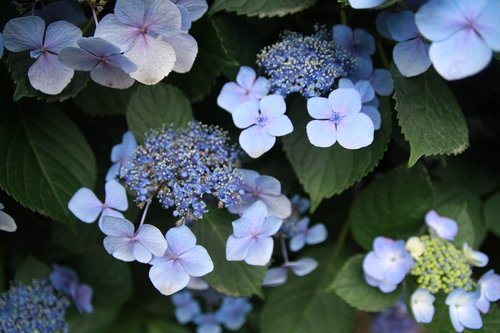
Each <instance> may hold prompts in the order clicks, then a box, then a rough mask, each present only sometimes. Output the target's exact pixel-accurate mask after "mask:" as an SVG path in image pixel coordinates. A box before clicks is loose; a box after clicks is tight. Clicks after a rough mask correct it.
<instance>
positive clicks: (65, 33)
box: [43, 21, 82, 54]
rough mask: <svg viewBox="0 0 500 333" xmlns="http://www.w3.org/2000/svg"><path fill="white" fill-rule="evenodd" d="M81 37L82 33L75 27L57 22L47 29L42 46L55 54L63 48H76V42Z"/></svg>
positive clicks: (64, 22)
mask: <svg viewBox="0 0 500 333" xmlns="http://www.w3.org/2000/svg"><path fill="white" fill-rule="evenodd" d="M81 37H82V31H81V30H80V28H78V27H77V26H76V25H73V24H71V23H69V22H66V21H57V22H54V23H51V24H50V25H49V26H48V27H47V31H46V32H45V40H44V42H43V44H44V46H45V48H46V49H47V50H49V51H50V52H53V53H56V54H57V53H59V51H61V50H62V49H64V48H65V47H70V46H74V47H76V46H78V44H77V43H76V42H77V41H78V39H80V38H81Z"/></svg>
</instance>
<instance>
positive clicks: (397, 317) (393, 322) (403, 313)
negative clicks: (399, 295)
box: [370, 301, 421, 333]
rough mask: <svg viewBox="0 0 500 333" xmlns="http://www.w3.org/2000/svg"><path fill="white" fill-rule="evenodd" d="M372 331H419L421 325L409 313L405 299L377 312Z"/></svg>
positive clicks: (376, 332) (402, 332)
mask: <svg viewBox="0 0 500 333" xmlns="http://www.w3.org/2000/svg"><path fill="white" fill-rule="evenodd" d="M370 328H371V330H370V332H371V333H419V332H421V329H420V326H419V325H418V324H417V323H416V322H415V320H413V318H412V317H411V316H410V314H409V313H408V310H407V309H406V305H405V303H404V302H403V301H399V302H397V303H396V305H394V306H393V307H390V308H388V309H387V310H384V311H383V312H380V313H377V314H376V315H375V317H374V318H373V321H372V324H371V327H370Z"/></svg>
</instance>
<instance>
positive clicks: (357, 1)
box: [349, 0, 386, 9]
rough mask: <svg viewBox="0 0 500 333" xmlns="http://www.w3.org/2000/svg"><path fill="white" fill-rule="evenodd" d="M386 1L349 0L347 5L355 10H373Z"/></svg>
mask: <svg viewBox="0 0 500 333" xmlns="http://www.w3.org/2000/svg"><path fill="white" fill-rule="evenodd" d="M385 1H386V0H349V4H350V5H351V7H352V8H355V9H367V8H374V7H377V6H380V5H382V4H383V3H384V2H385Z"/></svg>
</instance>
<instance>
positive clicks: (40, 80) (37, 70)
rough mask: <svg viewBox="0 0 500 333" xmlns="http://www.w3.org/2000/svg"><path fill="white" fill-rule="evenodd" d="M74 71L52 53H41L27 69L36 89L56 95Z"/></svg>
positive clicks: (64, 86)
mask: <svg viewBox="0 0 500 333" xmlns="http://www.w3.org/2000/svg"><path fill="white" fill-rule="evenodd" d="M74 73H75V71H74V70H73V69H71V68H68V67H65V66H64V65H62V64H61V63H60V62H59V60H57V56H56V55H55V54H52V53H42V54H41V55H40V56H39V57H38V59H37V60H36V61H35V63H34V64H33V65H31V67H30V68H29V70H28V78H29V80H30V83H31V85H32V86H33V88H35V89H36V90H40V91H41V92H43V93H45V94H48V95H57V94H59V93H60V92H62V91H63V89H64V88H66V86H67V85H68V84H69V83H70V81H71V79H72V78H73V74H74Z"/></svg>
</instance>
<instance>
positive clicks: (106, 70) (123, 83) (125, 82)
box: [90, 63, 135, 89]
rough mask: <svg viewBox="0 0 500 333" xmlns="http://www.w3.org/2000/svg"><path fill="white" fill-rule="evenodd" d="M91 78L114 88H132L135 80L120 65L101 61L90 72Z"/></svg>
mask: <svg viewBox="0 0 500 333" xmlns="http://www.w3.org/2000/svg"><path fill="white" fill-rule="evenodd" d="M90 78H91V79H92V80H93V81H94V82H96V83H99V84H100V85H103V86H105V87H108V88H114V89H127V88H130V87H131V86H132V85H133V84H134V82H135V80H134V79H133V78H132V77H130V75H129V74H127V73H125V72H124V71H123V70H121V69H120V68H118V67H115V66H110V65H108V64H105V63H100V64H98V65H97V66H96V68H94V69H93V70H92V71H91V72H90Z"/></svg>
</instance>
